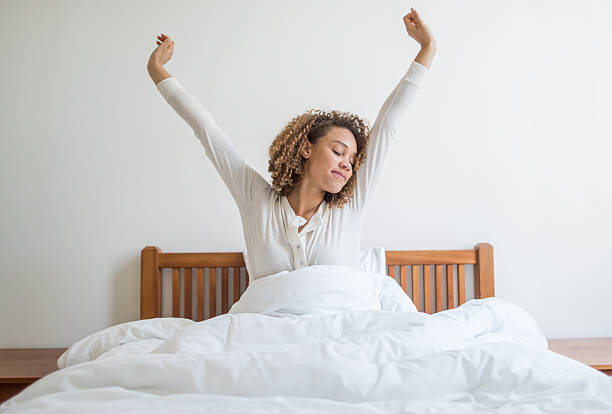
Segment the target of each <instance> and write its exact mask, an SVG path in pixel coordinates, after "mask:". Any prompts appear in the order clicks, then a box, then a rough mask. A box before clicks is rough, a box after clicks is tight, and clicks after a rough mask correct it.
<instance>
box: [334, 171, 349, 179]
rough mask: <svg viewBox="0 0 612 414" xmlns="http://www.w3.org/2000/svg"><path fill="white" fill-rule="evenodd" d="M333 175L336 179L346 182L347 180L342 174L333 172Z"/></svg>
mask: <svg viewBox="0 0 612 414" xmlns="http://www.w3.org/2000/svg"><path fill="white" fill-rule="evenodd" d="M332 174H335V175H336V177H338V178H340V179H341V180H342V181H344V180H346V178H345V177H344V176H343V175H342V174H340V173H339V172H336V171H332Z"/></svg>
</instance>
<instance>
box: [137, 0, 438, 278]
mask: <svg viewBox="0 0 612 414" xmlns="http://www.w3.org/2000/svg"><path fill="white" fill-rule="evenodd" d="M403 20H404V24H405V26H406V31H407V32H408V35H410V36H411V37H412V38H413V39H415V40H416V41H417V42H418V43H419V44H420V45H421V50H420V51H419V53H418V54H417V56H416V58H415V59H414V62H412V64H411V65H410V67H409V69H408V71H407V72H406V74H405V75H404V76H403V77H402V79H400V81H399V83H398V84H397V86H396V87H395V89H394V90H393V91H392V92H391V94H390V95H389V96H388V97H387V99H386V100H385V102H384V104H383V106H382V108H381V109H380V112H379V113H378V116H377V118H376V121H375V122H374V125H373V126H372V129H371V130H370V129H369V127H368V125H367V124H366V123H365V122H364V121H363V120H361V119H360V118H359V117H358V116H356V115H353V114H350V113H346V112H339V111H332V112H330V113H327V112H324V111H320V110H310V111H307V112H306V113H304V114H301V115H299V116H297V117H295V118H293V119H292V120H291V121H290V122H289V124H288V125H287V126H285V128H283V130H282V131H281V132H280V134H278V136H277V137H276V138H275V139H274V141H273V142H272V145H271V146H270V148H269V153H270V161H269V167H268V171H269V172H270V173H271V176H272V184H270V183H269V182H268V181H267V180H266V179H265V178H264V177H262V176H261V175H260V174H259V173H258V172H257V171H255V170H254V169H253V168H252V167H250V166H249V165H248V164H247V163H246V162H245V161H244V160H243V159H242V157H241V156H240V155H239V154H238V153H237V151H236V149H235V148H234V146H233V144H232V143H231V142H230V141H229V139H228V137H227V136H226V135H225V133H224V132H223V131H222V130H221V129H220V128H219V126H218V125H217V124H216V122H215V121H214V119H213V118H212V117H211V115H210V113H209V112H208V110H207V109H206V108H205V107H203V106H202V105H201V104H200V103H199V102H198V101H197V100H196V99H195V98H194V97H193V96H192V95H191V94H189V93H188V92H187V91H186V90H185V89H184V88H183V87H182V86H181V84H180V83H179V82H178V80H177V79H176V78H174V77H172V75H170V74H169V73H168V72H167V71H166V70H165V69H164V65H165V64H166V63H167V62H168V61H169V60H170V58H171V57H172V52H173V50H174V41H173V40H172V39H170V37H168V36H167V35H164V34H162V35H160V36H158V41H157V45H158V47H157V48H156V49H155V50H154V51H153V53H152V54H151V57H150V58H149V62H148V65H147V69H148V71H149V74H150V76H151V79H153V82H155V84H156V87H157V89H158V91H159V92H160V93H161V95H162V96H163V97H164V99H165V100H166V101H167V102H168V104H170V106H171V107H172V108H173V109H174V110H175V111H176V112H177V113H178V115H179V116H181V117H182V118H183V119H184V120H185V121H186V122H187V123H188V124H189V126H190V127H191V128H192V129H193V131H194V133H195V135H196V137H198V138H199V139H200V141H201V143H202V145H203V147H204V150H205V153H206V155H207V156H208V158H209V159H210V160H211V161H212V163H213V165H214V166H215V168H216V170H217V171H218V172H219V175H220V176H221V178H222V179H223V181H224V182H225V184H226V185H227V187H228V188H229V190H230V192H231V194H232V196H233V198H234V200H235V201H236V204H237V205H238V208H239V210H240V216H241V219H242V226H243V230H244V238H245V244H246V254H245V262H246V268H247V271H248V273H249V277H250V278H251V280H254V279H258V278H260V277H264V276H267V275H270V274H274V273H278V272H281V271H283V270H294V269H296V268H300V267H304V266H311V265H340V266H349V267H355V268H357V267H358V264H359V255H360V246H359V241H360V238H361V227H362V224H363V218H364V213H365V208H366V207H367V205H368V202H369V200H370V199H371V198H372V196H373V194H374V191H375V188H376V185H377V183H378V180H379V178H380V175H381V173H382V170H383V167H384V163H385V160H386V158H387V155H388V153H389V151H390V149H391V146H392V143H393V141H395V140H396V138H397V135H398V133H397V131H398V124H399V122H400V121H401V119H402V117H404V116H405V114H406V112H407V108H408V106H409V104H410V103H411V101H412V100H413V98H414V96H415V94H416V93H417V91H418V88H419V87H420V85H421V84H422V82H423V81H424V79H425V77H426V75H427V73H428V71H429V69H428V68H429V67H430V65H431V61H432V60H433V57H434V55H435V53H436V47H437V45H436V40H435V38H434V36H433V34H432V32H431V30H430V29H429V28H428V27H427V25H425V24H424V22H423V20H422V19H421V18H420V16H419V14H418V13H417V11H416V10H415V9H411V12H410V13H408V14H407V15H405V16H404V17H403ZM366 148H367V153H368V161H367V162H365V158H366Z"/></svg>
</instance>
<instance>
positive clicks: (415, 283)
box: [412, 265, 421, 312]
mask: <svg viewBox="0 0 612 414" xmlns="http://www.w3.org/2000/svg"><path fill="white" fill-rule="evenodd" d="M412 302H414V306H416V308H417V310H418V311H419V312H420V311H421V295H420V292H419V266H418V265H412Z"/></svg>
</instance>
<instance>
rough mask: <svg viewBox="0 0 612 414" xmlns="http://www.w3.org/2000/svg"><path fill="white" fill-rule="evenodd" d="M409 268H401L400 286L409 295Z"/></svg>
mask: <svg viewBox="0 0 612 414" xmlns="http://www.w3.org/2000/svg"><path fill="white" fill-rule="evenodd" d="M407 279H408V266H407V265H403V266H400V286H401V287H402V289H404V292H405V293H406V294H408V282H407Z"/></svg>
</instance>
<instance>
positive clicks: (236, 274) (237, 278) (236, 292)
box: [234, 267, 240, 303]
mask: <svg viewBox="0 0 612 414" xmlns="http://www.w3.org/2000/svg"><path fill="white" fill-rule="evenodd" d="M239 299H240V268H239V267H234V303H236V302H238V300H239Z"/></svg>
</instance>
